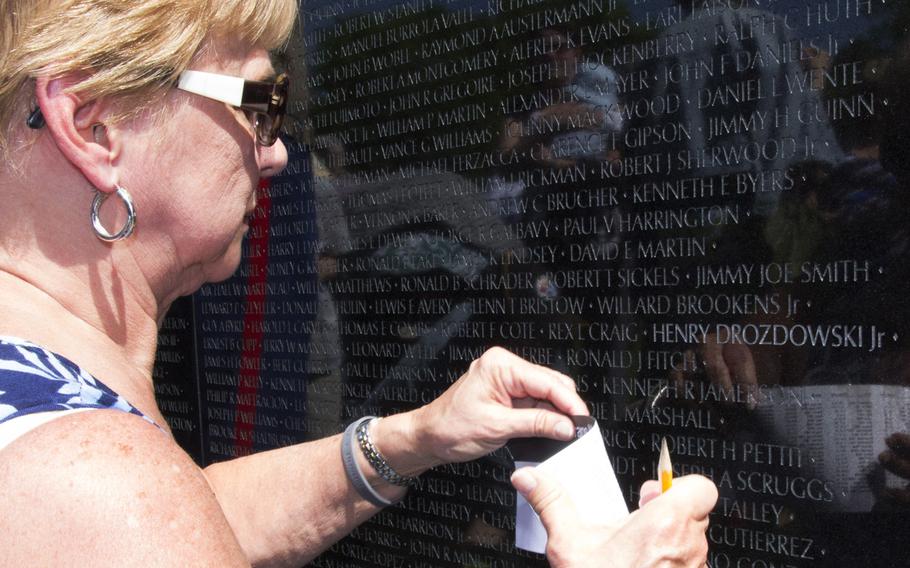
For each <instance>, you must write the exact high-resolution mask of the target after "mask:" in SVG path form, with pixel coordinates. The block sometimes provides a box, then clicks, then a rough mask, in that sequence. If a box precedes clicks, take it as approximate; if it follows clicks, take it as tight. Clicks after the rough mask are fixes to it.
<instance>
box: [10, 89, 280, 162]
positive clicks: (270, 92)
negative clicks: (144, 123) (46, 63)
mask: <svg viewBox="0 0 910 568" xmlns="http://www.w3.org/2000/svg"><path fill="white" fill-rule="evenodd" d="M288 85H289V81H288V76H287V75H286V74H281V75H279V76H278V78H276V79H275V81H274V82H271V81H250V80H247V79H243V78H242V77H233V76H230V75H219V74H217V73H208V72H206V71H184V72H183V73H181V74H180V81H179V82H178V83H177V88H178V89H180V90H182V91H186V92H188V93H193V94H195V95H200V96H203V97H206V98H209V99H213V100H216V101H220V102H223V103H226V104H229V105H231V106H233V107H236V108H239V109H240V110H243V111H246V112H250V113H253V116H254V120H253V128H254V130H255V131H256V141H257V142H259V144H261V145H263V146H272V145H273V144H275V142H276V141H277V140H278V134H279V133H280V132H281V124H282V123H283V122H284V115H285V112H286V111H287V106H288ZM26 124H27V125H28V126H29V128H33V129H39V128H42V127H44V116H43V115H42V114H41V109H40V108H38V107H37V106H36V107H35V109H34V110H33V111H32V112H31V113H30V114H29V116H28V118H27V119H26Z"/></svg>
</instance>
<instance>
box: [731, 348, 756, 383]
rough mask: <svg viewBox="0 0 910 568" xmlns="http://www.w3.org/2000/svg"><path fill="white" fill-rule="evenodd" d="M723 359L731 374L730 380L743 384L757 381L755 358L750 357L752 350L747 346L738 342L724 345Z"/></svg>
mask: <svg viewBox="0 0 910 568" xmlns="http://www.w3.org/2000/svg"><path fill="white" fill-rule="evenodd" d="M724 361H725V362H726V364H727V368H728V369H729V370H730V373H731V375H732V377H731V380H735V381H736V382H737V383H739V384H743V385H754V384H757V383H758V374H757V373H756V372H755V359H753V358H752V350H750V349H749V348H748V347H747V346H745V345H738V344H733V345H726V346H724Z"/></svg>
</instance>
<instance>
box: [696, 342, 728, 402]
mask: <svg viewBox="0 0 910 568" xmlns="http://www.w3.org/2000/svg"><path fill="white" fill-rule="evenodd" d="M701 356H702V361H704V363H705V373H706V374H707V375H708V378H709V379H710V380H711V383H712V384H714V385H717V386H718V387H720V388H721V389H723V391H724V392H730V391H732V390H733V381H732V379H731V378H730V369H728V368H727V362H726V361H724V354H723V349H722V346H721V345H718V344H717V342H716V341H714V336H713V335H711V336H709V337H708V338H707V340H706V341H705V344H704V345H702V348H701Z"/></svg>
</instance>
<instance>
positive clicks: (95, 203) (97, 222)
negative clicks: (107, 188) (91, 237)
mask: <svg viewBox="0 0 910 568" xmlns="http://www.w3.org/2000/svg"><path fill="white" fill-rule="evenodd" d="M111 195H116V196H117V197H119V198H120V199H121V200H122V201H123V206H124V207H125V208H126V223H124V224H123V227H121V228H120V230H119V231H117V232H116V233H114V234H111V233H109V232H108V231H107V229H105V228H104V225H102V224H101V218H100V216H99V212H100V211H101V205H102V204H103V203H104V202H105V201H106V200H107V198H108V197H110V196H111ZM92 228H93V229H94V230H95V236H96V237H98V238H99V239H101V240H102V241H104V242H106V243H113V242H117V241H120V240H123V239H125V238H127V237H129V236H130V235H132V234H133V229H135V228H136V206H135V205H133V198H132V197H131V196H130V194H129V192H128V191H127V190H125V189H123V188H122V187H120V186H119V185H118V186H117V192H116V194H110V193H104V192H101V191H97V190H96V191H95V198H94V199H92Z"/></svg>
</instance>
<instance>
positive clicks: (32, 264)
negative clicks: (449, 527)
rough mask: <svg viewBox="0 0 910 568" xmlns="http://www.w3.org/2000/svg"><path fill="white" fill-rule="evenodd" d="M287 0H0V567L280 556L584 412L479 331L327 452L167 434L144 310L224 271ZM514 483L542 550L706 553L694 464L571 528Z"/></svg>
mask: <svg viewBox="0 0 910 568" xmlns="http://www.w3.org/2000/svg"><path fill="white" fill-rule="evenodd" d="M295 17H296V7H295V4H294V2H292V1H290V0H255V1H254V0H218V1H213V2H209V1H206V0H168V1H165V0H141V1H139V0H137V1H125V0H81V1H79V0H70V1H62V0H61V1H57V2H46V1H39V0H12V1H10V0H3V1H0V19H2V28H0V33H2V35H0V38H2V42H0V43H2V47H3V50H2V52H0V57H2V58H3V59H2V60H0V124H2V127H3V128H2V130H0V146H2V149H3V151H4V153H5V158H6V159H5V160H4V166H3V168H2V171H0V191H2V194H3V196H4V198H5V200H6V201H5V207H3V209H2V213H0V290H2V293H0V335H2V336H3V337H4V339H3V340H2V341H0V391H2V392H0V417H3V418H5V419H3V421H2V422H0V444H3V447H2V449H0V503H2V507H3V514H2V515H0V564H3V565H11V566H18V565H51V564H60V563H64V564H73V565H96V564H116V565H123V564H128V565H132V564H140V563H141V564H143V565H180V566H184V565H213V566H234V565H246V564H249V563H251V562H252V563H256V564H274V565H288V566H298V565H301V564H303V563H305V562H306V561H307V560H309V559H311V558H313V557H314V556H315V555H317V554H318V553H319V552H320V551H322V550H324V549H325V548H326V547H327V546H329V545H330V544H331V543H332V542H334V541H336V540H337V539H339V538H341V537H342V536H344V535H345V534H346V533H348V532H349V531H350V530H352V529H353V528H354V527H355V526H357V524H358V523H360V522H362V521H363V520H365V519H366V518H368V517H369V516H370V515H372V514H374V513H375V512H377V511H378V510H379V508H380V507H381V506H382V504H384V503H389V502H393V501H395V500H396V499H399V498H400V497H401V496H402V495H403V493H404V489H403V488H401V487H400V486H398V485H396V484H394V483H392V482H390V481H389V480H387V479H391V481H398V478H397V477H395V476H396V475H400V476H404V477H407V476H414V475H418V474H419V473H420V472H422V471H424V470H426V469H428V468H430V467H433V466H435V465H437V464H441V463H444V462H450V461H465V460H470V459H474V458H477V457H479V456H481V455H484V454H486V453H488V452H490V451H491V450H493V449H495V448H497V447H499V446H501V445H502V444H503V443H504V442H505V441H506V440H507V439H509V438H510V437H516V436H549V437H555V438H562V439H567V438H568V437H570V436H571V421H570V420H569V419H568V418H567V417H566V415H567V414H586V413H587V412H586V408H585V405H584V403H583V402H582V400H581V399H580V398H579V397H578V395H577V394H576V393H575V390H574V384H573V382H572V381H571V379H569V378H567V377H565V376H563V375H561V374H559V373H556V372H554V371H551V370H548V369H544V368H542V367H538V366H535V365H532V364H530V363H527V362H525V361H522V360H520V359H518V358H516V357H514V356H512V355H510V354H508V353H506V352H505V351H502V350H493V351H490V352H488V353H487V354H485V355H484V356H483V357H481V358H480V359H479V360H478V361H476V362H474V363H473V364H472V365H471V367H470V369H469V371H468V372H467V373H466V374H465V375H464V376H463V377H462V378H461V379H459V381H457V382H456V383H455V384H454V385H452V387H451V388H450V389H449V390H448V391H447V392H446V393H444V394H443V395H442V396H441V397H440V398H439V399H438V400H436V401H434V402H433V403H431V404H429V405H427V406H425V407H423V408H420V409H418V410H415V411H412V412H409V413H405V414H400V415H395V416H390V417H386V418H383V419H382V420H379V421H372V422H364V423H363V424H360V426H362V428H361V427H359V428H358V432H355V431H354V430H353V429H351V428H349V430H348V433H347V434H348V437H347V440H348V442H347V447H346V448H344V449H343V447H344V445H343V443H342V442H343V437H342V436H335V437H333V438H329V439H325V440H321V441H318V442H312V443H307V444H302V445H298V446H293V447H288V448H284V449H280V450H274V451H270V452H265V453H261V454H257V455H254V456H249V457H245V458H240V459H237V460H233V461H230V462H224V463H220V464H217V465H213V466H210V467H208V468H206V469H205V470H200V469H199V468H198V467H196V466H195V464H194V463H193V462H192V461H191V460H190V459H189V457H188V456H187V455H186V454H185V453H184V452H183V451H182V450H181V449H180V448H179V447H178V446H177V445H176V444H175V443H174V441H173V439H172V438H171V436H170V434H169V432H168V429H167V425H166V423H165V421H164V418H163V417H162V415H161V413H160V412H159V410H158V408H157V407H156V403H155V398H154V392H153V387H152V381H151V368H152V363H153V360H154V354H155V347H156V346H155V341H156V334H157V326H158V322H159V321H161V319H162V318H163V316H164V314H165V312H166V311H167V308H168V306H169V305H170V304H171V302H172V301H173V300H174V299H175V298H177V297H179V296H181V295H185V294H189V293H191V292H193V291H194V290H195V289H197V288H198V287H199V286H201V285H202V284H203V283H205V282H211V281H217V280H221V279H224V278H226V277H228V276H229V275H230V274H231V273H232V272H233V271H234V270H235V269H236V268H237V266H238V263H239V259H240V244H241V240H242V239H243V236H244V233H245V232H246V229H247V223H246V220H247V219H248V217H249V215H250V213H251V212H252V211H253V208H254V205H255V197H254V189H255V188H256V186H257V183H258V181H259V179H260V178H262V177H267V176H271V175H273V174H275V173H276V172H278V171H280V170H281V169H282V168H283V167H284V165H285V162H286V157H287V156H286V152H285V149H284V147H283V145H282V143H281V141H280V140H277V139H276V134H277V126H278V124H277V122H276V120H277V119H278V118H279V117H280V110H281V109H280V103H281V101H280V98H281V97H280V95H281V94H282V92H283V91H282V85H281V81H278V80H276V78H275V77H274V70H273V69H272V67H271V64H270V62H269V57H268V50H269V49H272V48H275V47H277V46H279V45H280V44H282V43H283V42H284V41H285V40H286V37H287V36H288V34H289V32H290V28H291V26H292V23H293V22H294V20H295ZM200 72H201V73H200ZM238 84H239V85H240V86H241V91H242V87H247V90H248V93H245V94H244V95H243V97H240V98H238V99H236V100H232V102H233V104H226V103H225V102H221V101H219V100H216V99H218V98H221V99H225V93H226V92H229V91H231V90H232V89H235V88H236V87H237V85H238ZM262 93H265V95H264V96H258V95H262ZM248 94H249V95H252V97H247V95H248ZM273 96H274V97H275V98H274V99H273ZM234 105H241V106H240V108H238V106H234ZM257 105H258V106H257ZM106 201H109V202H110V204H109V205H105V206H104V207H102V204H104V203H105V202H106ZM114 203H118V205H116V206H115V205H114ZM89 212H92V214H91V215H89ZM137 218H138V219H139V221H138V222H137V221H136V219H137ZM16 338H23V339H16ZM0 419H2V418H0ZM355 433H359V434H360V435H361V438H363V439H366V442H364V441H363V440H362V439H360V438H359V439H358V440H356V441H354V442H353V446H354V447H352V439H353V437H354V434H355ZM358 443H359V444H360V445H361V447H356V446H357V444H358ZM361 448H363V449H364V450H365V451H360V449H361ZM368 449H372V450H376V451H378V454H375V455H370V456H369V458H368V454H370V452H369V451H366V450H368ZM340 456H344V457H345V460H342V459H340ZM347 460H351V461H347ZM371 460H372V461H371ZM346 461H347V463H346ZM383 475H384V476H385V477H383ZM279 480H280V483H279V482H278V481H279ZM516 484H517V486H518V488H519V489H520V490H522V491H523V492H524V493H526V494H527V495H528V498H529V500H530V502H531V503H532V504H533V505H534V506H536V507H537V508H538V510H539V511H540V512H541V514H542V516H543V519H544V521H545V523H546V524H547V526H548V528H549V529H550V534H551V545H550V555H551V560H552V561H553V562H554V564H558V565H566V566H568V565H574V564H573V562H575V561H576V560H575V559H576V558H580V557H579V556H577V555H578V554H585V555H589V554H594V553H597V554H604V553H607V552H609V551H615V553H616V554H629V556H628V559H629V562H633V563H635V564H636V565H646V564H648V563H651V562H656V561H660V560H672V561H674V562H676V563H677V564H678V565H686V566H689V565H692V566H695V565H699V564H700V563H702V562H703V561H704V555H705V541H704V535H703V531H704V529H705V526H706V523H707V514H708V511H710V509H711V508H712V507H713V504H714V499H715V498H716V493H715V491H714V488H713V486H712V485H711V484H710V483H709V482H707V481H706V480H703V479H700V478H691V479H683V480H681V481H680V483H678V485H677V486H675V487H674V489H673V490H672V493H673V494H672V495H670V494H668V495H667V496H662V497H660V498H657V499H654V500H653V502H652V503H650V504H648V505H647V506H646V507H644V508H643V509H642V510H641V511H639V512H638V513H636V514H634V515H633V516H632V517H630V520H629V521H628V522H627V523H626V524H625V525H624V526H622V527H618V528H616V527H614V528H613V529H610V530H607V529H604V530H598V531H588V532H583V533H582V534H581V535H580V536H578V537H574V536H573V537H572V538H571V539H570V537H569V535H570V534H571V533H568V532H566V530H567V529H572V530H574V529H573V527H572V524H571V522H572V516H571V511H570V509H569V505H568V504H567V502H566V500H565V499H564V498H562V497H561V496H560V493H559V488H558V487H555V486H554V485H553V484H552V482H551V481H550V480H548V479H543V478H538V477H536V476H535V474H534V473H532V472H522V473H520V474H518V476H517V477H516ZM648 491H649V488H648V487H646V488H645V493H647V492H648ZM656 519H660V521H659V522H657V521H655V520H656ZM626 535H628V538H626ZM658 544H659V545H658ZM651 545H653V546H651ZM624 547H626V548H631V549H634V550H630V551H625V550H623V549H624ZM642 551H644V552H645V553H646V556H641V554H642ZM633 553H634V554H637V556H636V555H633ZM613 557H617V556H613ZM585 558H588V559H589V558H590V556H585Z"/></svg>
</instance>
